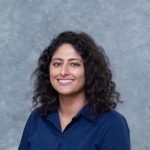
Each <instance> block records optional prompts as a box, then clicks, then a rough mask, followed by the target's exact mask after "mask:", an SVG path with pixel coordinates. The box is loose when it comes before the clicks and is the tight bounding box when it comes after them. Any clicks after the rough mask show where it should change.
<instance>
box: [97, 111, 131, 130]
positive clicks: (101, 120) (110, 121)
mask: <svg viewBox="0 0 150 150" xmlns="http://www.w3.org/2000/svg"><path fill="white" fill-rule="evenodd" d="M97 123H98V124H99V125H100V127H102V128H103V129H112V130H114V129H117V130H119V129H123V128H125V129H127V130H129V128H128V124H127V121H126V118H125V117H124V116H123V115H122V114H120V113H119V112H117V111H116V110H113V109H110V110H108V111H106V112H103V113H101V114H100V115H99V116H98V118H97Z"/></svg>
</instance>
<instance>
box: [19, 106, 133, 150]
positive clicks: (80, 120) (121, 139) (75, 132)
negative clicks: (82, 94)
mask: <svg viewBox="0 0 150 150" xmlns="http://www.w3.org/2000/svg"><path fill="white" fill-rule="evenodd" d="M18 150H130V134H129V128H128V125H127V122H126V119H125V118H124V117H123V116H122V115H121V114H120V113H118V112H116V111H115V110H109V111H106V112H103V113H101V114H100V115H98V116H97V117H95V116H93V115H92V114H91V113H90V111H89V107H88V105H85V106H84V107H83V108H82V109H81V110H80V111H79V112H78V114H77V115H76V116H75V117H73V119H72V121H71V122H70V123H69V124H68V125H67V127H66V128H65V129H64V131H63V132H62V130H61V125H60V120H59V115H58V112H57V111H54V112H52V113H50V114H49V115H48V116H47V117H43V116H41V115H40V114H39V113H38V112H37V111H33V112H32V113H31V115H30V116H29V119H28V121H27V123H26V126H25V128H24V132H23V135H22V139H21V142H20V145H19V149H18Z"/></svg>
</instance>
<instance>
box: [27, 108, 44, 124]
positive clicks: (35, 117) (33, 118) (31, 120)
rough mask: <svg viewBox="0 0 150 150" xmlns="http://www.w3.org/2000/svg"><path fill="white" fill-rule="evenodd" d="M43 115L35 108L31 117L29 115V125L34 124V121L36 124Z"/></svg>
mask: <svg viewBox="0 0 150 150" xmlns="http://www.w3.org/2000/svg"><path fill="white" fill-rule="evenodd" d="M41 117H42V116H41V115H40V113H39V112H38V111H37V110H33V111H32V112H31V113H30V114H29V117H28V120H27V123H26V124H27V125H28V124H29V125H32V124H33V123H34V124H35V123H36V122H38V120H40V119H41Z"/></svg>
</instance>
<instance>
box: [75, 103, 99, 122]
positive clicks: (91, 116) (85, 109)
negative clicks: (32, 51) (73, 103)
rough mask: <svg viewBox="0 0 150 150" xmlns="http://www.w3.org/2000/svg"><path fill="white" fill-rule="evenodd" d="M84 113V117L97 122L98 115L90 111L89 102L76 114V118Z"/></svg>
mask: <svg viewBox="0 0 150 150" xmlns="http://www.w3.org/2000/svg"><path fill="white" fill-rule="evenodd" d="M80 115H82V116H83V117H84V118H86V119H87V120H89V121H92V122H95V121H96V116H95V115H94V114H92V113H91V112H90V106H89V104H88V103H87V104H85V105H84V106H83V107H82V109H81V110H80V111H79V112H78V113H77V114H76V115H75V116H74V118H77V117H79V116H80Z"/></svg>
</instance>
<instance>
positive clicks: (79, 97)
mask: <svg viewBox="0 0 150 150" xmlns="http://www.w3.org/2000/svg"><path fill="white" fill-rule="evenodd" d="M49 72H50V82H51V84H52V86H53V87H54V89H55V90H56V91H57V92H58V95H59V102H60V105H59V109H58V111H59V117H60V123H61V128H62V131H63V130H64V129H65V127H66V126H67V125H68V124H69V123H70V122H71V120H72V118H73V116H75V115H76V113H78V112H79V110H80V109H81V108H82V107H83V106H84V105H85V103H86V100H85V99H86V98H85V91H84V85H85V75H84V64H83V59H82V57H81V56H80V55H79V53H78V52H77V51H76V50H75V49H74V48H73V46H72V45H71V44H67V43H65V44H63V45H62V46H60V47H59V48H58V49H57V50H56V52H55V53H54V55H53V57H52V60H51V62H50V69H49Z"/></svg>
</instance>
